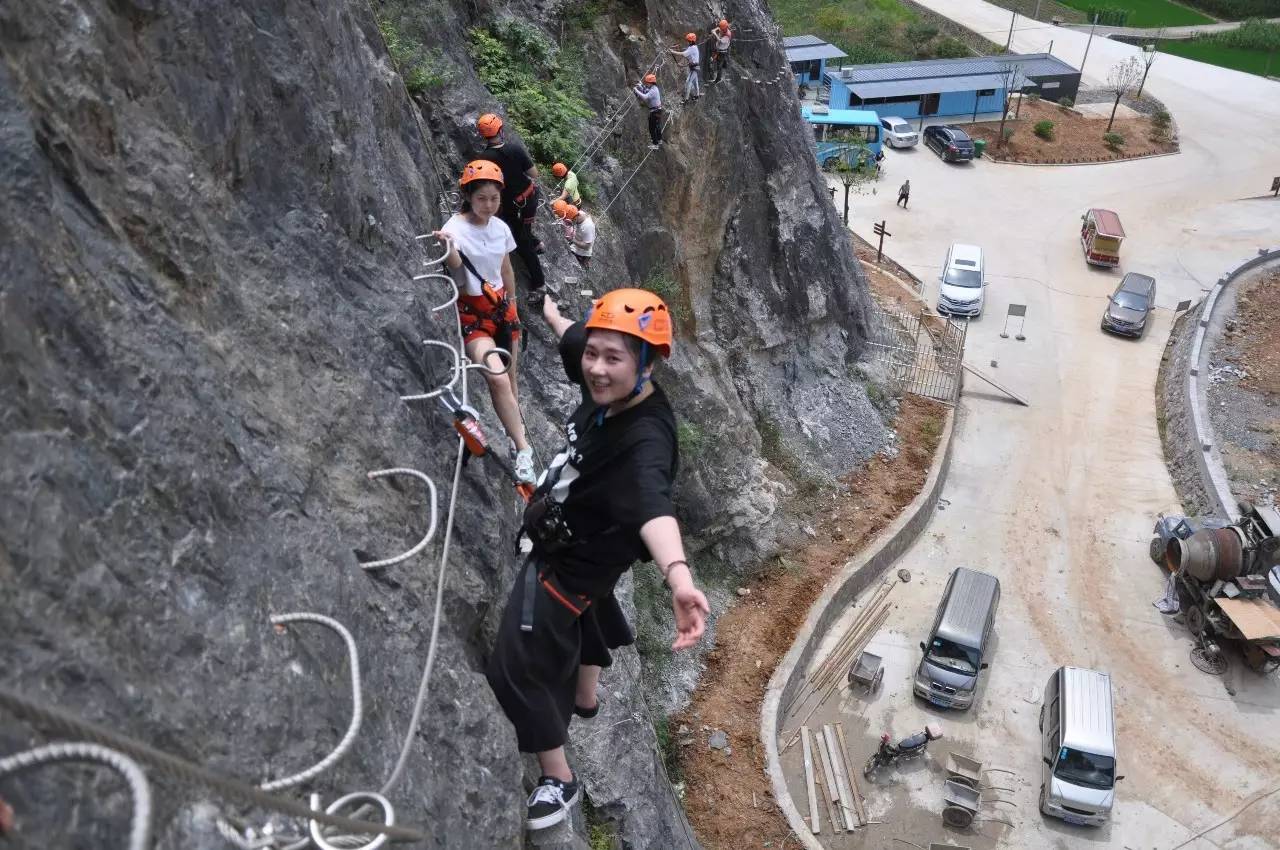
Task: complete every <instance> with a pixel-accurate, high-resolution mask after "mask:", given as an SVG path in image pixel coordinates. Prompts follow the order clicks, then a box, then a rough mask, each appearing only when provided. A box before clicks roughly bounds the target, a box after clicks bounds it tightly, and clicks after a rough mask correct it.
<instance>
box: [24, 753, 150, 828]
mask: <svg viewBox="0 0 1280 850" xmlns="http://www.w3.org/2000/svg"><path fill="white" fill-rule="evenodd" d="M73 761H90V762H96V763H98V764H102V765H106V766H107V767H109V768H111V769H113V770H115V771H116V772H117V773H119V774H120V775H121V776H123V777H124V779H125V781H126V782H127V783H128V784H129V793H130V794H131V795H132V796H133V821H132V823H131V824H130V826H129V850H149V847H150V839H151V786H150V785H149V784H148V783H147V775H146V774H145V773H143V772H142V768H141V767H139V766H138V763H137V762H136V761H134V760H133V759H131V758H129V757H128V756H126V755H124V754H123V753H120V752H117V751H116V750H112V749H109V748H107V747H103V746H100V745H98V744H88V743H82V742H74V743H70V742H69V743H57V744H46V745H44V746H42V747H35V748H34V749H30V750H24V751H23V752H20V753H14V754H13V755H11V756H5V757H4V758H0V777H3V776H7V775H8V774H10V773H17V772H18V771H23V770H29V769H31V768H33V767H40V766H42V765H46V764H54V763H57V762H73Z"/></svg>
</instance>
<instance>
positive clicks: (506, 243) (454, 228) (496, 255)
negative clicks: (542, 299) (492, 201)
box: [440, 213, 516, 295]
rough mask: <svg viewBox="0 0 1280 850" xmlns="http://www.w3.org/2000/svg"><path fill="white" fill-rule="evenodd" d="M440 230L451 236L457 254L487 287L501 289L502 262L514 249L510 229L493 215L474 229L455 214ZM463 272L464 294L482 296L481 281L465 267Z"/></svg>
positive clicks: (460, 216)
mask: <svg viewBox="0 0 1280 850" xmlns="http://www.w3.org/2000/svg"><path fill="white" fill-rule="evenodd" d="M440 229H441V230H443V231H444V232H445V233H448V234H450V235H452V236H453V242H454V244H455V245H456V246H457V248H458V250H459V251H461V252H462V253H464V254H466V255H467V259H468V260H470V261H471V265H473V266H475V267H476V271H478V272H480V274H481V275H483V276H484V279H485V280H487V281H488V282H489V285H490V286H492V287H493V288H494V289H502V259H503V257H505V256H507V254H509V253H511V252H512V251H514V250H515V249H516V240H515V237H514V236H512V235H511V228H510V227H507V223H506V222H505V221H503V220H502V219H500V218H498V217H497V216H496V215H495V216H494V217H492V218H490V219H489V223H488V224H486V225H485V226H484V227H476V226H475V225H474V224H472V223H471V222H469V221H467V218H466V216H464V215H463V214H462V213H454V214H453V217H452V218H450V219H449V220H448V221H446V222H445V223H444V227H442V228H440ZM462 271H463V272H464V273H465V274H464V277H465V278H466V292H464V293H463V294H464V295H483V294H484V291H483V290H481V289H480V281H478V280H476V277H475V275H473V274H472V273H471V272H470V271H468V270H467V267H466V266H465V265H464V266H463V267H462Z"/></svg>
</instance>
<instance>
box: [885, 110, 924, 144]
mask: <svg viewBox="0 0 1280 850" xmlns="http://www.w3.org/2000/svg"><path fill="white" fill-rule="evenodd" d="M880 127H881V128H882V129H883V130H884V133H882V135H883V136H884V143H885V144H886V145H888V146H889V147H891V148H909V147H913V146H914V145H915V144H916V142H918V141H920V134H919V133H917V132H916V130H915V128H914V127H912V126H911V125H910V124H908V123H907V119H905V118H899V117H897V116H896V115H890V116H888V117H887V118H881V119H880Z"/></svg>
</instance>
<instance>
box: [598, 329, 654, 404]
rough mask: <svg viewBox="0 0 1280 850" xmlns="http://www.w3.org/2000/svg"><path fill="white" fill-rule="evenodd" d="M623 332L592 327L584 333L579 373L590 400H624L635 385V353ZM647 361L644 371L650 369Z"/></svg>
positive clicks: (608, 401) (613, 401) (637, 362)
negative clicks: (591, 329)
mask: <svg viewBox="0 0 1280 850" xmlns="http://www.w3.org/2000/svg"><path fill="white" fill-rule="evenodd" d="M632 339H634V338H633V337H628V336H627V335H626V334H622V333H618V332H617V331H606V330H601V329H596V330H593V331H591V332H590V334H588V336H587V347H586V348H585V349H584V350H583V352H582V374H583V377H585V378H586V379H587V391H588V392H590V393H591V400H592V401H594V402H595V403H596V404H599V405H607V404H613V403H615V402H619V401H624V400H625V399H626V398H627V396H629V395H631V391H632V390H634V389H635V387H636V377H637V375H636V367H637V366H638V365H639V362H640V361H639V357H638V355H637V353H636V350H635V349H634V348H633V347H632V343H631V342H630V340H632ZM652 369H653V365H652V364H650V365H649V366H648V367H647V368H646V369H645V372H646V374H647V373H648V372H650V371H652Z"/></svg>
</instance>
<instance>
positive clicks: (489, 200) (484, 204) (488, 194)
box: [467, 180, 502, 224]
mask: <svg viewBox="0 0 1280 850" xmlns="http://www.w3.org/2000/svg"><path fill="white" fill-rule="evenodd" d="M467 200H468V201H469V202H470V204H471V212H472V213H473V214H474V215H475V216H476V217H477V218H479V219H480V223H481V224H483V223H484V222H487V221H488V220H489V219H491V218H493V217H494V216H495V215H497V214H498V207H499V206H500V205H501V204H502V191H501V189H499V188H498V184H497V183H494V182H493V181H492V180H483V181H480V185H479V186H478V187H477V188H476V190H475V191H474V192H472V193H471V194H470V195H469V196H468V197H467Z"/></svg>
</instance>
